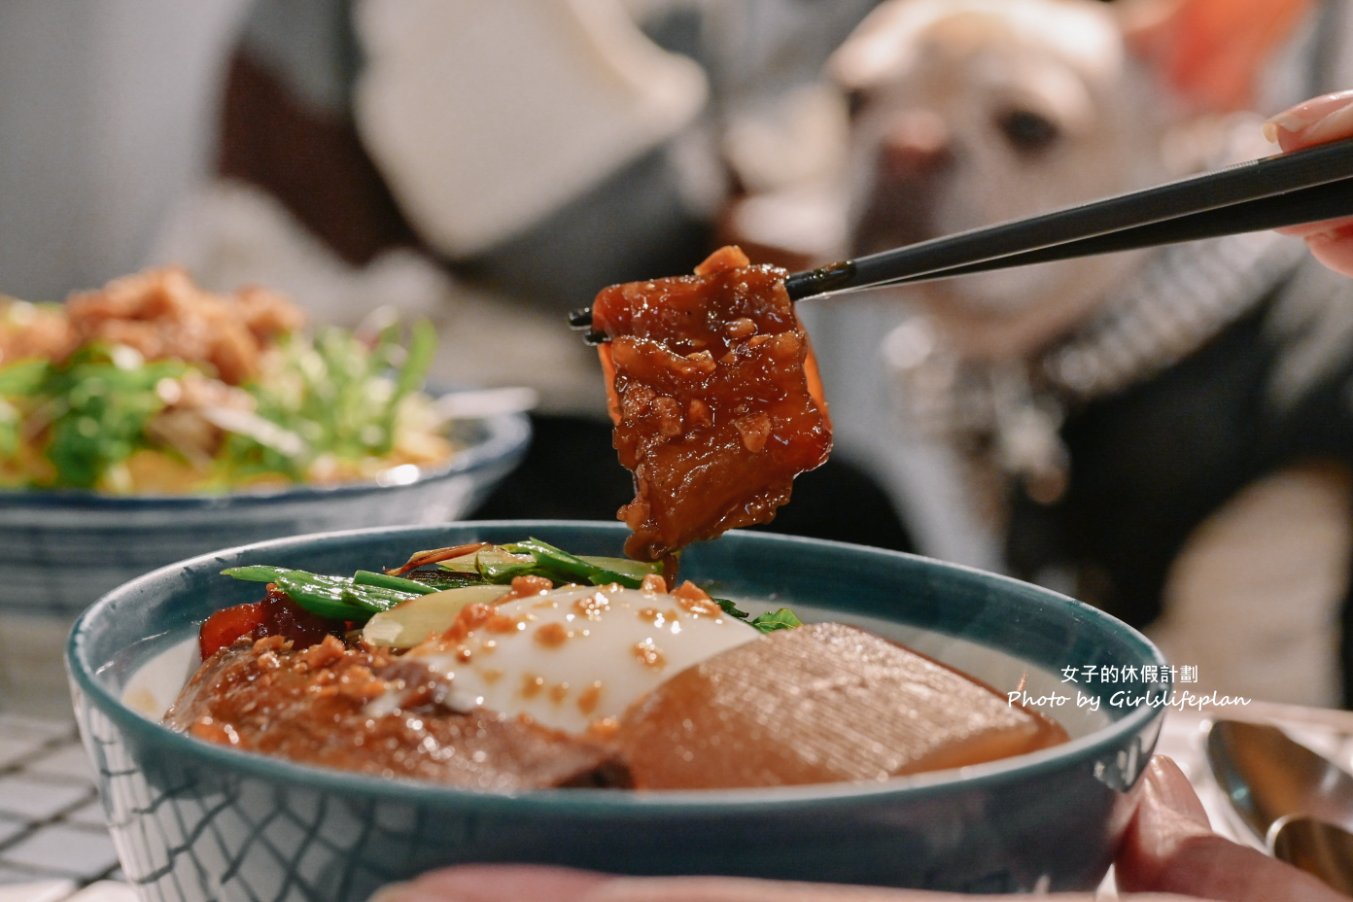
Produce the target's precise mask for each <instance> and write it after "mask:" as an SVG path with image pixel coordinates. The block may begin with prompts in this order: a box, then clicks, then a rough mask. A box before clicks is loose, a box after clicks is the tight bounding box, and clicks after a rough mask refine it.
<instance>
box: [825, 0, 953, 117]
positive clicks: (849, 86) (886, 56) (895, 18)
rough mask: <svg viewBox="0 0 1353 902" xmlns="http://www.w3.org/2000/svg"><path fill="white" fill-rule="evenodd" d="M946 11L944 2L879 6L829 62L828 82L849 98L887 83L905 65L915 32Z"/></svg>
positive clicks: (913, 0)
mask: <svg viewBox="0 0 1353 902" xmlns="http://www.w3.org/2000/svg"><path fill="white" fill-rule="evenodd" d="M943 8H944V4H943V0H905V2H902V0H892V2H888V3H881V4H879V5H878V6H877V7H875V8H874V10H873V11H872V12H870V13H869V15H867V16H865V17H864V20H863V21H862V22H860V24H859V25H858V26H856V28H855V30H854V31H852V32H851V34H850V37H848V38H847V39H846V41H845V43H844V44H842V45H841V46H840V47H838V48H837V50H836V52H835V53H833V54H832V56H831V58H830V59H828V60H827V67H826V72H827V76H828V78H830V80H831V81H832V83H833V84H834V85H836V87H838V88H840V89H841V91H843V92H844V93H845V94H846V95H847V96H849V95H850V94H852V93H854V92H858V91H864V90H868V89H869V88H871V87H874V86H876V85H878V84H881V83H882V82H884V81H886V80H887V79H888V77H889V76H890V75H891V74H892V73H894V72H896V71H898V70H899V69H900V68H901V67H902V66H903V65H904V63H905V62H906V59H907V55H908V54H909V53H910V52H911V50H912V38H913V36H914V34H915V32H916V30H917V29H918V28H919V27H920V26H921V25H922V23H924V22H926V21H929V20H930V19H932V18H934V16H935V14H936V12H937V11H939V10H942V9H943Z"/></svg>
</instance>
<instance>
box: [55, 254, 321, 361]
mask: <svg viewBox="0 0 1353 902" xmlns="http://www.w3.org/2000/svg"><path fill="white" fill-rule="evenodd" d="M66 312H67V318H68V321H69V335H68V338H69V346H68V351H67V353H69V351H70V350H74V348H75V347H77V346H79V345H81V344H85V343H87V342H92V341H100V340H102V341H109V342H116V343H119V344H125V345H129V346H131V347H133V348H135V349H136V350H138V351H140V352H141V354H142V355H143V356H145V357H146V358H147V359H148V360H161V359H165V358H173V359H177V360H185V361H188V362H190V363H201V364H206V365H207V366H209V367H211V368H212V369H213V370H214V371H215V373H216V374H217V376H218V377H219V378H220V379H221V380H222V381H223V382H227V383H229V384H231V385H239V384H240V383H242V382H244V381H246V380H248V379H249V378H250V377H251V376H253V375H255V374H256V373H257V372H258V367H259V356H260V354H261V353H262V351H263V349H264V348H265V347H266V346H267V345H268V344H269V343H270V342H271V341H272V340H273V339H275V338H276V337H277V336H278V335H280V334H283V333H287V332H294V331H296V330H297V329H299V328H300V327H301V326H302V325H303V323H304V315H303V314H302V313H301V310H300V308H299V307H296V306H295V305H294V304H292V302H291V301H289V300H287V299H286V298H285V297H283V296H282V295H280V294H277V293H276V292H272V291H268V290H266V289H263V288H256V287H250V288H243V289H241V290H239V291H237V292H235V293H234V294H232V295H217V294H212V293H211V292H208V291H204V290H202V289H200V288H198V287H197V286H196V285H194V284H193V282H192V280H191V279H189V277H188V275H187V273H185V272H184V271H183V270H180V269H175V268H164V269H151V270H146V271H145V272H140V273H136V274H134V275H130V276H124V277H122V278H120V279H115V280H113V281H112V282H109V283H108V284H107V285H105V286H104V287H103V288H100V289H97V290H94V291H87V292H82V293H78V294H74V295H72V296H71V297H70V299H69V300H68V301H67V302H66Z"/></svg>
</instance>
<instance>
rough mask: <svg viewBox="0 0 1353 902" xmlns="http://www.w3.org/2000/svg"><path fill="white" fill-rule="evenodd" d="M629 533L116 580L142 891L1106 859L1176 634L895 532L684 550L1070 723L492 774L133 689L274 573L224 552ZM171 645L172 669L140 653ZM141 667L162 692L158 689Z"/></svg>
mask: <svg viewBox="0 0 1353 902" xmlns="http://www.w3.org/2000/svg"><path fill="white" fill-rule="evenodd" d="M625 534H626V533H625V530H624V527H623V526H622V525H620V524H603V523H574V522H556V521H519V522H497V523H462V524H455V525H450V526H441V527H423V528H399V529H383V530H359V531H352V532H342V533H329V534H325V535H314V536H301V537H296V538H290V539H283V540H277V541H271V542H265V543H260V544H256V545H253V546H249V547H245V548H235V549H230V550H226V551H220V552H217V553H214V554H208V555H204V556H201V557H197V558H194V559H192V560H190V561H186V562H183V563H180V564H176V565H173V566H170V567H166V568H163V569H161V570H158V571H156V572H154V573H151V574H148V575H146V576H143V577H141V578H140V579H137V580H135V581H133V582H131V583H129V584H127V585H124V586H122V587H120V588H118V589H117V590H115V591H113V592H111V593H109V594H108V595H106V596H104V597H103V598H102V599H101V600H100V601H99V602H98V603H96V604H95V605H94V606H93V607H92V608H90V609H89V610H88V611H86V612H85V613H84V614H83V615H82V616H81V617H80V619H79V620H78V622H77V623H76V625H75V628H74V630H73V631H72V633H71V638H70V642H69V645H68V649H67V666H68V669H69V672H70V682H71V687H72V694H73V698H74V701H75V709H76V714H77V718H78V720H79V724H80V729H81V733H82V735H83V737H84V742H85V746H86V748H87V750H88V752H89V754H90V755H91V757H92V759H93V762H94V766H95V769H96V770H97V773H98V779H99V784H100V791H101V795H102V799H103V805H104V808H105V811H106V813H107V816H108V822H109V824H110V826H111V829H112V835H113V840H114V842H115V844H116V846H117V849H118V853H119V855H120V857H121V861H122V868H123V871H124V872H125V874H126V877H127V879H128V880H129V881H131V882H132V883H133V884H135V885H136V886H137V887H138V889H139V890H140V892H141V894H142V897H143V898H145V899H164V900H175V902H180V900H188V899H219V898H248V899H293V898H294V899H313V898H323V899H355V898H366V896H367V894H369V893H370V892H372V891H373V890H374V889H375V888H376V887H378V886H380V885H382V884H384V883H387V882H390V881H395V880H400V879H405V878H408V877H410V876H412V875H415V874H418V873H421V872H423V871H426V870H428V869H430V868H434V867H438V866H442V865H449V864H455V863H462V862H495V861H496V862H539V863H548V864H558V865H569V866H574V867H582V868H592V869H598V870H605V871H613V872H625V873H633V874H696V873H699V874H735V875H747V876H758V877H771V878H783V879H795V880H811V881H833V882H842V883H863V884H878V885H889V886H908V887H925V888H931V889H943V890H963V891H974V892H975V891H982V892H1016V891H1034V890H1074V889H1082V890H1084V889H1092V888H1094V887H1095V886H1097V885H1098V884H1099V882H1100V881H1101V880H1102V878H1103V877H1104V875H1105V873H1106V871H1107V868H1108V866H1109V863H1110V862H1111V860H1112V857H1113V853H1114V850H1115V848H1116V845H1117V843H1118V841H1119V839H1120V836H1121V833H1122V830H1123V828H1124V825H1125V822H1126V819H1127V816H1128V815H1129V814H1130V811H1131V804H1132V788H1133V787H1134V786H1135V785H1136V783H1137V781H1138V778H1139V777H1140V776H1141V773H1142V771H1143V769H1144V767H1145V765H1146V763H1147V761H1148V759H1149V757H1150V755H1151V752H1152V750H1153V748H1154V746H1155V741H1156V737H1157V734H1158V732H1159V728H1160V723H1161V718H1162V715H1163V713H1164V707H1163V706H1164V705H1165V704H1166V703H1167V700H1168V695H1169V684H1168V675H1167V674H1166V671H1165V669H1164V664H1165V662H1164V661H1163V659H1162V658H1161V656H1160V654H1159V652H1158V651H1157V650H1156V649H1155V648H1154V647H1153V646H1152V645H1151V644H1150V643H1149V642H1148V641H1147V640H1146V639H1145V638H1143V637H1142V636H1141V635H1140V634H1138V633H1137V632H1135V631H1133V630H1132V629H1130V628H1128V627H1127V626H1125V625H1123V624H1122V623H1120V622H1118V621H1116V620H1114V619H1112V618H1110V617H1108V616H1107V615H1105V614H1103V613H1101V612H1099V611H1097V610H1095V609H1093V608H1090V607H1088V606H1086V605H1084V604H1081V603H1079V602H1076V601H1074V600H1072V599H1069V598H1065V597H1063V596H1060V595H1057V594H1054V593H1052V592H1048V591H1045V590H1042V589H1039V588H1037V587H1034V586H1031V585H1028V584H1025V583H1021V582H1018V581H1015V580H1011V579H1007V578H1004V577H1000V576H994V575H991V574H987V573H983V572H980V571H975V570H971V569H966V568H962V567H957V566H951V565H946V564H943V563H938V562H936V561H933V560H928V559H924V558H920V557H915V556H910V555H905V554H900V553H897V552H890V551H882V550H878V549H872V548H864V547H858V546H851V545H845V544H840V543H833V542H822V541H815V540H809V539H802V538H792V537H786V536H778V535H773V534H766V533H733V534H729V535H726V536H724V537H723V538H721V539H719V540H718V541H716V542H710V543H706V544H702V545H698V546H695V547H693V548H691V549H689V550H688V552H687V554H686V556H685V558H684V560H683V564H682V567H683V576H689V577H691V578H693V579H696V580H699V581H711V582H714V583H716V584H717V588H718V591H719V592H720V593H723V594H727V595H730V596H732V597H734V598H737V599H741V600H743V601H744V606H747V605H749V604H751V602H749V601H747V600H748V599H761V600H763V601H765V602H767V603H773V604H774V605H776V606H779V605H790V606H792V607H794V608H795V609H796V610H797V611H798V612H799V613H800V615H801V616H804V617H805V619H827V618H830V619H835V620H840V621H845V622H851V623H856V624H859V625H862V626H865V627H867V628H870V629H873V630H875V631H877V632H879V633H882V634H884V635H887V636H891V637H894V638H897V639H899V640H901V641H905V642H907V643H908V644H910V645H912V646H913V647H916V648H918V649H919V650H922V651H925V652H927V653H929V654H931V655H933V656H935V657H938V658H940V659H941V660H944V661H947V662H949V663H951V664H954V665H955V666H958V667H961V668H963V669H964V670H966V671H968V672H969V673H971V674H973V675H975V676H978V677H980V678H982V679H985V680H986V681H988V682H989V683H991V684H992V685H993V686H995V687H996V688H997V689H999V690H1001V691H1003V692H1004V691H1013V690H1014V689H1015V688H1016V687H1017V686H1019V685H1021V681H1022V685H1023V686H1024V687H1025V690H1026V691H1027V692H1028V694H1029V696H1030V697H1031V699H1033V700H1035V701H1036V702H1037V701H1039V696H1044V698H1042V699H1041V704H1038V705H1037V706H1038V707H1041V708H1042V709H1043V710H1045V711H1046V712H1047V713H1048V714H1050V715H1051V716H1053V717H1055V718H1057V719H1058V720H1059V721H1061V722H1062V723H1063V725H1064V726H1066V728H1067V730H1068V732H1069V733H1070V734H1071V737H1072V738H1071V740H1070V741H1069V742H1067V743H1065V744H1063V745H1061V746H1058V747H1055V748H1052V749H1047V750H1044V751H1040V752H1036V753H1033V754H1029V755H1024V756H1020V757H1017V758H1011V759H1007V760H1005V761H999V762H994V763H990V764H984V765H977V766H972V767H967V768H962V769H957V770H950V771H943V772H936V773H931V774H922V775H918V776H914V777H905V778H896V779H892V780H889V781H885V782H879V783H868V784H844V783H843V784H828V785H819V786H806V787H785V788H776V789H761V790H742V791H723V790H720V791H683V792H671V791H669V792H644V793H640V792H626V791H619V790H594V789H567V790H552V791H545V792H533V793H524V794H518V795H495V794H484V793H475V792H467V791H463V790H457V789H448V788H444V787H440V786H436V785H430V784H425V783H415V782H408V781H399V780H382V779H377V778H372V777H367V776H358V775H353V774H348V773H342V772H338V771H329V770H324V769H319V768H314V767H307V766H300V765H296V764H291V763H288V762H285V761H281V760H274V759H270V758H266V757H261V756H256V755H252V754H248V753H243V752H239V751H235V750H232V749H229V748H225V747H221V746H216V745H211V744H208V743H204V742H199V741H196V740H194V739H191V738H189V737H187V736H184V735H181V734H179V733H175V732H173V731H170V730H168V729H166V728H164V727H163V726H161V725H160V724H159V723H157V722H156V721H155V720H153V719H151V718H150V717H148V716H144V715H143V714H140V713H137V711H136V710H134V708H136V707H144V706H146V705H148V704H150V705H152V706H154V705H163V704H164V698H172V693H173V692H174V691H175V690H176V689H177V687H178V686H179V685H181V683H182V680H183V679H184V677H185V675H186V672H187V670H188V669H189V668H190V667H191V666H192V665H193V662H190V661H189V660H188V655H187V654H185V650H186V649H191V640H192V638H193V637H194V636H195V635H196V629H197V626H198V624H199V623H200V622H201V621H202V619H203V618H204V617H205V616H206V615H207V614H208V613H210V612H211V611H213V610H216V609H218V608H220V607H223V606H225V605H229V604H233V603H237V602H241V601H247V600H252V599H253V598H255V597H256V596H257V595H258V587H257V586H250V585H246V584H241V583H238V582H235V581H232V580H230V579H227V578H223V577H221V576H219V575H218V573H219V571H220V570H221V569H222V568H224V567H227V566H232V565H235V564H238V563H241V562H246V561H263V562H269V563H273V564H280V565H284V566H295V567H305V568H308V569H313V570H320V571H331V572H350V571H352V570H353V569H356V568H357V567H358V566H359V565H364V566H371V565H373V564H375V565H382V564H384V565H389V564H392V563H399V562H402V561H403V560H404V559H405V557H407V555H408V553H409V552H411V551H413V550H416V549H421V548H433V547H440V546H445V545H452V544H457V543H461V542H466V541H472V540H480V539H484V540H489V541H499V542H503V541H511V540H514V539H520V538H522V537H525V536H536V537H539V538H542V539H545V540H546V541H550V542H553V543H555V544H557V545H559V546H561V547H564V548H567V549H570V550H573V551H576V552H579V553H593V554H597V553H605V554H615V553H616V552H617V551H618V549H619V548H620V546H621V544H622V542H623V539H624V536H625ZM176 655H178V659H177V661H176V660H175V656H176ZM152 659H153V660H155V661H156V662H157V663H156V666H157V667H160V668H162V670H161V671H159V675H158V676H154V677H150V676H148V675H147V671H145V670H143V667H144V665H146V663H147V662H148V661H151V660H152ZM166 662H169V663H166ZM1091 667H1094V668H1096V671H1095V673H1094V676H1091V675H1090V670H1089V668H1091ZM138 672H139V673H140V676H138V677H137V679H136V680H135V681H134V680H133V676H134V675H137V674H138ZM138 683H139V684H140V687H141V688H139V689H138V688H136V686H137V684H138ZM129 685H131V686H132V687H133V689H132V691H131V692H130V693H128V692H127V690H128V687H129ZM146 686H150V687H152V688H153V689H154V693H161V694H162V695H163V696H164V698H161V699H160V700H159V701H158V702H155V701H153V700H150V699H149V698H148V697H146V695H145V687H146ZM154 693H151V694H154ZM1058 699H1065V700H1064V701H1061V702H1059V701H1058Z"/></svg>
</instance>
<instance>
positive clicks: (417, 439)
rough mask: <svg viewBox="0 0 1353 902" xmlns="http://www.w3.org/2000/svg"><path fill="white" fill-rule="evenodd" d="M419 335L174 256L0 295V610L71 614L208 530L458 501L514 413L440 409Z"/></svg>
mask: <svg viewBox="0 0 1353 902" xmlns="http://www.w3.org/2000/svg"><path fill="white" fill-rule="evenodd" d="M435 347H436V337H435V335H434V334H433V333H432V330H431V327H430V326H428V325H426V324H414V325H412V326H407V325H405V324H402V323H398V322H390V321H387V322H385V323H383V324H381V325H373V326H371V327H368V328H362V329H356V330H345V329H339V328H317V329H310V328H307V327H306V326H305V318H304V315H303V314H302V313H301V312H300V311H299V310H298V309H297V308H296V307H294V306H293V305H291V303H290V302H289V301H287V300H286V299H285V298H283V297H281V296H279V295H276V294H275V293H272V292H269V291H267V290H264V289H256V288H250V289H243V290H241V291H239V292H236V293H235V294H234V295H216V294H211V293H208V292H206V291H203V290H201V289H199V288H197V287H196V286H195V285H193V284H192V282H191V281H190V280H189V279H188V278H187V276H186V275H185V274H184V273H182V272H180V271H178V270H172V269H171V270H153V271H148V272H145V273H139V274H136V275H133V276H127V277H124V278H123V279H119V280H115V281H114V282H111V283H109V284H108V285H107V286H104V287H103V288H101V289H98V290H95V291H90V292H85V293H81V294H76V295H73V296H72V297H71V298H70V299H68V300H67V301H66V302H65V303H64V304H59V305H58V304H35V303H29V302H23V301H17V300H13V299H0V572H3V573H4V574H5V576H6V578H5V580H4V581H3V585H0V610H21V611H24V612H28V613H38V614H51V615H55V616H69V615H73V614H74V613H76V612H78V611H79V610H80V609H82V608H84V607H85V606H87V605H88V604H89V603H91V602H92V601H93V600H94V599H95V598H97V597H98V596H99V595H101V594H102V593H104V592H106V591H108V590H109V589H111V588H113V587H114V586H117V585H119V584H120V583H123V582H125V581H126V580H128V579H131V578H132V577H134V576H137V575H139V574H141V573H144V572H146V571H148V570H151V569H154V568H155V567H158V566H160V565H162V564H166V563H169V562H171V561H176V560H179V559H182V558H185V557H190V556H192V555H195V554H199V553H201V552H203V551H207V550H210V549H212V548H220V547H224V546H229V545H235V544H239V543H242V542H252V541H257V540H260V539H264V538H269V537H275V536H283V535H291V534H296V533H304V532H313V531H317V530H325V529H332V528H336V527H338V526H349V525H352V524H364V525H372V526H377V525H391V524H399V523H439V522H446V521H450V520H454V519H456V518H458V517H460V516H462V515H464V514H465V513H466V512H467V511H469V510H470V509H472V508H473V506H474V505H475V504H476V503H477V502H478V501H479V500H480V499H481V498H482V497H483V496H484V495H485V494H487V492H488V491H489V490H490V489H491V488H492V487H493V486H494V485H495V484H496V483H497V482H498V480H500V479H502V478H503V477H504V476H505V475H506V474H507V473H508V472H510V471H511V469H512V468H513V467H514V466H515V465H516V463H517V462H518V461H519V459H520V457H521V455H522V454H523V453H524V452H525V449H526V445H527V443H528V441H529V438H530V427H529V424H528V421H527V419H526V417H525V416H524V415H523V414H521V413H520V412H516V413H514V412H505V413H502V414H498V415H489V416H476V417H472V418H471V417H455V416H451V415H448V413H447V411H448V409H449V406H450V403H449V402H454V400H455V398H456V397H457V396H458V395H459V393H458V392H454V391H436V390H433V389H430V388H429V387H428V386H427V385H426V384H425V378H426V373H427V370H428V368H429V366H430V363H431V360H432V357H433V354H434V351H435Z"/></svg>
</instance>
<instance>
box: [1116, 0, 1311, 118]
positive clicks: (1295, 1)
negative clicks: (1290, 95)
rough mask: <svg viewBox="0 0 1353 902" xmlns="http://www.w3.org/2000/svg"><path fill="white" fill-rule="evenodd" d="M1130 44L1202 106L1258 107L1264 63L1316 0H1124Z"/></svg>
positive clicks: (1125, 28) (1120, 4)
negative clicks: (1257, 93)
mask: <svg viewBox="0 0 1353 902" xmlns="http://www.w3.org/2000/svg"><path fill="white" fill-rule="evenodd" d="M1112 5H1113V6H1114V7H1115V8H1116V10H1117V12H1118V14H1119V16H1120V18H1121V20H1122V23H1123V31H1124V35H1125V36H1126V38H1127V43H1128V46H1130V47H1132V48H1133V49H1134V50H1135V51H1136V52H1137V53H1138V55H1139V56H1141V57H1142V58H1143V59H1145V60H1147V61H1148V62H1149V63H1150V64H1151V65H1152V66H1154V67H1155V69H1156V70H1157V71H1158V72H1159V73H1160V75H1161V77H1162V78H1163V79H1164V81H1165V82H1166V84H1167V85H1169V86H1170V87H1171V88H1173V89H1174V91H1175V92H1176V93H1177V94H1178V95H1179V96H1180V97H1181V98H1183V99H1184V100H1185V101H1186V102H1187V103H1188V104H1189V105H1190V106H1191V107H1193V108H1194V109H1195V110H1196V111H1212V112H1227V111H1232V110H1240V109H1248V108H1251V107H1252V106H1253V101H1254V98H1255V93H1256V88H1257V87H1258V81H1259V77H1260V75H1261V74H1262V72H1263V69H1264V65H1265V63H1267V62H1268V61H1269V59H1270V58H1271V57H1272V55H1273V54H1274V52H1275V51H1276V50H1277V48H1278V47H1279V46H1280V45H1281V44H1282V43H1283V41H1284V40H1285V39H1286V38H1287V36H1288V35H1289V34H1290V33H1291V31H1292V29H1293V27H1294V26H1295V25H1296V24H1297V23H1298V22H1299V21H1300V20H1301V18H1302V17H1303V16H1304V15H1305V14H1306V13H1307V12H1308V11H1309V10H1310V9H1311V7H1312V6H1313V5H1314V4H1313V2H1312V0H1244V2H1237V0H1118V2H1116V3H1114V4H1112Z"/></svg>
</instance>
